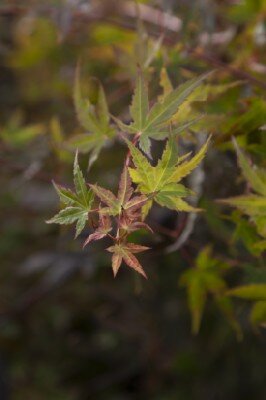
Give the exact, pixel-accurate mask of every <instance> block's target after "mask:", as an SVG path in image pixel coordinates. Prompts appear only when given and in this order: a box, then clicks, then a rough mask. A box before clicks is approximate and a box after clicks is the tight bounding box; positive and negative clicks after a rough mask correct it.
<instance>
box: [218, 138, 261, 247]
mask: <svg viewBox="0 0 266 400" xmlns="http://www.w3.org/2000/svg"><path fill="white" fill-rule="evenodd" d="M234 145H235V147H236V151H237V156H238V162H239V165H240V168H241V170H242V174H243V176H244V177H245V179H246V180H247V182H248V183H249V185H250V187H251V189H252V190H253V192H255V193H250V194H247V195H242V196H236V197H231V198H228V199H222V200H218V201H219V202H221V203H225V204H229V205H231V206H234V207H236V208H238V209H239V210H241V212H242V213H243V214H246V215H247V216H248V217H249V218H250V220H251V221H252V222H253V223H254V224H255V225H256V229H257V232H258V233H259V234H260V235H261V236H263V237H264V238H266V170H265V169H262V168H256V167H254V166H253V167H252V166H251V165H250V164H249V162H248V159H247V158H246V156H245V155H244V154H243V153H242V151H241V150H240V149H239V147H238V145H237V142H236V141H235V140H234ZM263 248H264V246H263V243H262V251H263Z"/></svg>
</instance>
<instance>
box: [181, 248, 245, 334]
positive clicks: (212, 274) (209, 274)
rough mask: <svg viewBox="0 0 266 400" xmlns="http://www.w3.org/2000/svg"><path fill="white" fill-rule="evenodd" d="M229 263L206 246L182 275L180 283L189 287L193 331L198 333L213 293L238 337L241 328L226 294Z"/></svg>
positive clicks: (188, 294)
mask: <svg viewBox="0 0 266 400" xmlns="http://www.w3.org/2000/svg"><path fill="white" fill-rule="evenodd" d="M227 268H228V265H227V264H225V263H224V262H222V261H220V260H218V259H216V258H214V257H213V256H212V254H211V248H210V247H209V246H207V247H205V248H204V249H203V250H202V251H201V252H200V253H199V255H198V256H197V258H196V262H195V268H190V269H189V270H187V271H185V272H184V273H183V274H182V275H181V277H180V281H179V283H180V285H181V286H185V287H186V289H187V296H188V305H189V308H190V312H191V317H192V332H193V333H194V334H197V333H198V331H199V328H200V324H201V319H202V315H203V311H204V307H205V304H206V300H207V296H208V294H212V295H213V296H214V299H215V301H216V304H217V305H218V307H219V309H220V310H221V311H222V312H223V314H224V315H225V317H226V318H227V319H228V321H229V322H230V323H231V325H232V327H233V329H235V331H236V334H237V335H238V337H239V338H240V337H241V330H240V328H239V325H238V323H237V321H236V320H235V318H234V313H233V309H232V304H231V302H230V299H228V298H227V297H226V296H225V291H226V290H227V286H226V282H225V280H224V279H223V277H222V275H223V273H224V271H226V270H227Z"/></svg>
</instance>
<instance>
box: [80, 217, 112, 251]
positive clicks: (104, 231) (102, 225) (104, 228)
mask: <svg viewBox="0 0 266 400" xmlns="http://www.w3.org/2000/svg"><path fill="white" fill-rule="evenodd" d="M111 230H112V222H111V218H110V217H109V215H105V214H101V213H99V226H98V228H97V229H96V231H95V232H94V233H92V234H90V235H89V236H88V238H87V239H86V240H85V242H84V244H83V248H84V247H85V246H86V245H87V244H89V243H90V242H92V241H94V240H100V239H103V238H104V237H106V236H107V235H108V233H109V232H110V231H111Z"/></svg>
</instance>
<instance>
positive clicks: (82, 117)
mask: <svg viewBox="0 0 266 400" xmlns="http://www.w3.org/2000/svg"><path fill="white" fill-rule="evenodd" d="M89 84H90V85H89V86H91V87H92V88H93V89H94V96H90V97H94V98H92V99H90V98H86V99H84V98H83V96H82V94H81V84H80V73H79V66H78V67H77V71H76V78H75V85H74V104H75V109H76V114H77V118H78V121H79V123H80V125H81V126H82V128H83V129H85V131H86V133H84V134H80V135H75V136H73V137H72V138H70V140H69V142H68V147H70V148H71V149H78V150H79V151H80V152H83V153H87V152H91V156H90V159H89V166H90V165H91V164H92V163H93V162H94V161H95V160H96V159H97V158H98V155H99V153H100V151H101V149H102V147H103V146H104V145H105V143H106V142H107V141H108V140H110V139H112V138H113V137H114V136H115V130H114V129H113V128H112V127H111V126H110V115H109V110H108V106H107V102H106V97H105V93H104V90H103V87H102V86H101V85H100V84H99V82H98V81H96V80H95V79H91V80H90V82H89Z"/></svg>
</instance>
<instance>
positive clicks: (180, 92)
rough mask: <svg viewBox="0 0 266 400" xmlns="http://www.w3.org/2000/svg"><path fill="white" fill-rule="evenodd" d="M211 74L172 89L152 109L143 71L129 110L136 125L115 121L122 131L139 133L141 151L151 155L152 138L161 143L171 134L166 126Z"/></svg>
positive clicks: (184, 127)
mask: <svg viewBox="0 0 266 400" xmlns="http://www.w3.org/2000/svg"><path fill="white" fill-rule="evenodd" d="M209 74H210V73H207V74H203V75H201V76H199V77H197V78H193V79H190V80H189V81H187V82H185V83H183V84H182V85H180V86H178V87H177V88H176V89H173V90H169V91H168V93H167V94H166V96H164V97H163V98H162V100H161V101H158V102H157V103H155V104H154V105H153V106H152V107H151V109H149V100H148V91H147V87H146V84H145V81H144V78H143V74H142V72H141V71H139V73H138V77H137V82H136V88H135V92H134V95H133V98H132V104H131V107H130V115H131V118H132V120H133V122H132V123H131V124H130V125H125V124H123V123H122V122H120V121H119V120H117V119H115V121H116V122H117V124H118V126H119V127H120V129H121V130H124V131H126V132H129V133H132V134H133V133H134V134H136V133H137V134H139V135H140V139H139V145H140V147H141V149H142V150H143V151H144V152H145V153H146V154H147V155H150V138H153V139H157V140H161V139H165V137H167V136H168V135H169V133H168V131H167V125H168V124H169V121H170V120H171V118H172V117H173V115H174V114H175V113H176V111H177V109H178V107H179V106H180V105H181V104H183V103H184V101H186V99H187V98H188V96H189V95H190V94H191V93H192V92H193V91H194V90H195V89H196V88H197V87H199V86H200V85H201V84H202V82H203V81H204V79H206V78H207V76H208V75H209ZM193 122H194V121H188V122H186V123H185V124H183V126H182V127H179V128H178V129H177V131H176V132H175V131H173V133H179V132H181V131H182V130H184V129H186V128H187V127H188V126H189V125H190V124H192V123H193Z"/></svg>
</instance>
